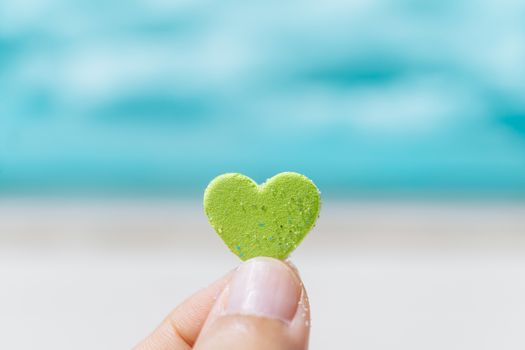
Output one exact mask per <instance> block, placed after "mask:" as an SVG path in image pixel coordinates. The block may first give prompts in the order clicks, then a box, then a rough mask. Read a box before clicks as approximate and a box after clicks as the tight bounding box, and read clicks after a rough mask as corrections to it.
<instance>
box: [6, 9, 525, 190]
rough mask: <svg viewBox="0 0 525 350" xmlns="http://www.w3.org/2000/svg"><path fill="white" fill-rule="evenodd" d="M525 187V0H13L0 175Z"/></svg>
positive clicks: (156, 185)
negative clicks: (232, 176) (291, 175)
mask: <svg viewBox="0 0 525 350" xmlns="http://www.w3.org/2000/svg"><path fill="white" fill-rule="evenodd" d="M284 170H295V171H299V172H303V173H305V174H306V175H308V176H310V177H311V178H312V179H314V180H315V181H316V182H317V183H318V184H319V186H320V187H321V188H322V189H324V190H325V191H326V192H328V193H333V194H338V193H355V192H363V193H379V194H381V193H391V192H392V193H411V192H417V193H431V192H432V193H441V192H443V193H452V194H457V195H462V194H465V193H470V194H472V193H474V194H492V193H496V194H498V193H505V194H520V193H521V194H524V193H525V2H523V1H510V0H503V1H489V0H481V1H474V0H457V1H452V0H443V1H437V0H434V1H414V0H391V1H387V0H376V1H334V0H328V1H288V2H282V1H280V2H277V1H259V2H245V1H226V2H212V1H199V0H197V1H167V0H149V1H132V2H121V1H115V0H109V1H99V0H97V1H92V0H91V1H87V0H76V1H65V0H62V1H61V0H41V1H31V0H27V1H18V0H17V1H15V0H4V1H2V2H1V3H0V191H2V192H30V193H32V192H39V191H61V190H86V191H91V190H102V191H111V190H118V189H127V190H131V191H137V192H139V191H140V192H154V193H171V192H188V193H198V192H199V191H201V190H202V188H203V186H205V185H206V183H207V182H208V181H209V180H210V179H211V178H212V177H213V176H215V175H217V174H220V173H222V172H227V171H240V172H244V173H246V174H247V175H249V176H252V177H253V178H254V179H256V180H258V181H262V180H264V179H265V178H267V177H269V176H271V175H273V174H274V173H276V172H279V171H284Z"/></svg>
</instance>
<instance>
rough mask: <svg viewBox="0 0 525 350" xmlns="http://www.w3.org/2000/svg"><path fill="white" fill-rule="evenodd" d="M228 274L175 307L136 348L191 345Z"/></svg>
mask: <svg viewBox="0 0 525 350" xmlns="http://www.w3.org/2000/svg"><path fill="white" fill-rule="evenodd" d="M231 275H232V273H228V274H227V275H226V276H224V277H222V278H221V279H219V280H217V281H216V282H214V283H213V284H211V285H210V286H208V287H206V288H204V289H202V290H200V291H199V292H197V293H196V294H194V295H193V296H191V297H190V298H189V299H187V300H186V301H184V302H183V303H182V304H181V305H179V306H178V307H177V308H175V310H173V311H172V312H171V313H170V314H169V315H168V317H166V318H165V319H164V321H163V322H162V323H161V324H160V325H159V326H158V327H157V329H155V331H153V333H152V334H151V335H150V336H148V337H147V338H146V339H144V340H143V341H142V342H141V343H140V344H139V345H137V346H136V347H135V350H188V349H191V348H192V346H193V344H194V343H195V340H196V339H197V336H198V334H199V332H200V331H201V328H202V326H203V324H204V322H205V320H206V318H207V316H208V314H209V312H210V310H211V308H212V306H213V305H214V303H215V301H216V299H217V297H218V296H219V295H220V294H221V292H222V290H223V289H224V287H225V286H226V285H227V283H228V281H229V280H230V278H231Z"/></svg>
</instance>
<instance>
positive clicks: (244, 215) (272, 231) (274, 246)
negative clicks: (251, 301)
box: [204, 172, 321, 260]
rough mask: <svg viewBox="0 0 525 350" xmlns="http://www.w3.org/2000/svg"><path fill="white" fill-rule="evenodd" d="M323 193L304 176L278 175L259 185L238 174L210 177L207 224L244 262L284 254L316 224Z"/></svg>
mask: <svg viewBox="0 0 525 350" xmlns="http://www.w3.org/2000/svg"><path fill="white" fill-rule="evenodd" d="M320 209H321V195H320V193H319V190H318V189H317V187H316V186H315V185H314V183H313V182H312V181H311V180H310V179H308V178H307V177H306V176H304V175H301V174H298V173H292V172H286V173H280V174H277V175H275V176H274V177H272V178H271V179H269V180H267V181H266V182H265V183H264V184H262V185H260V186H259V185H257V183H255V182H254V181H253V180H252V179H250V178H249V177H247V176H244V175H242V174H236V173H230V174H224V175H220V176H218V177H216V178H215V179H213V180H212V181H211V182H210V184H209V185H208V187H207V188H206V191H205V192H204V211H205V212H206V215H207V216H208V220H209V222H210V224H211V226H212V227H213V228H214V229H215V231H216V232H217V233H218V234H219V236H220V237H221V238H222V240H223V241H224V243H226V245H227V246H228V248H230V250H231V251H232V252H234V253H235V254H237V255H238V256H239V257H240V258H241V259H242V260H247V259H250V258H253V257H256V256H269V257H273V258H277V259H284V258H286V257H287V256H288V255H289V254H290V253H291V252H292V251H293V250H294V249H295V248H296V247H297V246H298V245H299V243H301V241H302V240H303V238H304V237H305V236H306V234H307V233H308V232H309V231H310V230H311V229H312V227H313V226H314V225H315V221H316V220H317V217H318V216H319V211H320Z"/></svg>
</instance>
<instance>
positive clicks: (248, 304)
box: [194, 258, 310, 350]
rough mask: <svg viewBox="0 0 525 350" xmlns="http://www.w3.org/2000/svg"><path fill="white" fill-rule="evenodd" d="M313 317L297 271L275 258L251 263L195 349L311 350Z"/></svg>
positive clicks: (241, 270)
mask: <svg viewBox="0 0 525 350" xmlns="http://www.w3.org/2000/svg"><path fill="white" fill-rule="evenodd" d="M309 330H310V312H309V305H308V298H307V296H306V291H305V289H304V288H303V285H302V283H301V280H300V278H299V276H298V274H297V273H296V272H294V270H293V269H292V268H291V267H290V266H288V265H287V264H286V263H283V262H282V261H279V260H275V259H271V258H255V259H252V260H248V261H247V262H245V263H244V264H242V265H241V266H240V267H239V268H238V269H237V271H235V273H234V275H233V276H232V278H231V280H230V282H229V283H228V285H227V286H226V287H225V288H224V290H223V291H222V293H221V295H220V297H219V298H218V299H217V302H216V303H215V305H214V306H213V309H212V310H211V312H210V314H209V315H208V319H207V320H206V323H205V325H204V327H203V329H202V332H201V334H200V335H199V337H198V339H197V342H196V344H195V346H194V349H195V350H212V349H213V350H223V349H224V350H226V349H227V350H241V349H242V350H259V349H261V350H262V349H272V350H284V349H286V350H305V349H306V348H307V347H308V336H309Z"/></svg>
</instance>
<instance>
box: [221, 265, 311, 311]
mask: <svg viewBox="0 0 525 350" xmlns="http://www.w3.org/2000/svg"><path fill="white" fill-rule="evenodd" d="M229 292H230V295H229V298H228V305H227V307H226V310H225V311H226V313H227V314H248V315H256V316H263V317H268V318H274V319H280V320H283V321H291V320H292V319H293V317H294V315H295V313H296V311H297V305H298V303H299V300H300V297H301V285H300V281H299V279H298V277H297V276H295V275H294V273H293V272H292V270H291V269H290V268H289V267H287V266H286V265H285V264H284V263H283V262H280V261H278V260H275V259H271V258H255V259H251V260H248V261H246V262H245V263H244V264H242V265H241V266H240V267H239V269H238V270H237V271H236V273H235V275H234V276H233V279H232V281H231V283H230V287H229Z"/></svg>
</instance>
